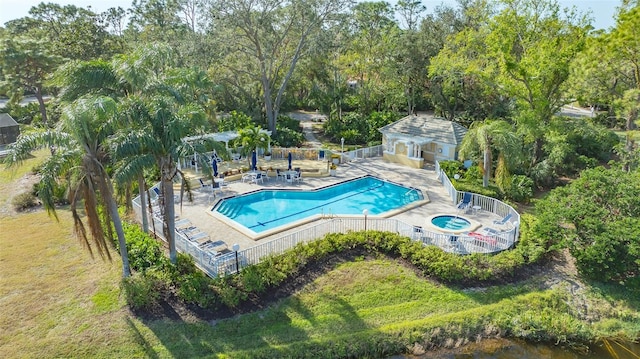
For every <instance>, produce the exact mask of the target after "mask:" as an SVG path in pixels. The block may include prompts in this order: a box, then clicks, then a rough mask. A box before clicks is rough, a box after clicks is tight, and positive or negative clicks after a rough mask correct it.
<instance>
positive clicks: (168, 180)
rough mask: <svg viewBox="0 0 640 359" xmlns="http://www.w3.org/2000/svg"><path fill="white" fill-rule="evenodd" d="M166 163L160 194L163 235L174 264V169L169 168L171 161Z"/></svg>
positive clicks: (175, 258)
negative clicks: (162, 206)
mask: <svg viewBox="0 0 640 359" xmlns="http://www.w3.org/2000/svg"><path fill="white" fill-rule="evenodd" d="M165 161H168V162H167V163H165V166H163V167H164V169H163V171H162V179H161V181H162V191H161V192H162V193H163V195H164V223H165V224H164V235H165V238H166V239H167V242H169V260H170V261H171V263H173V264H176V260H177V254H176V230H175V229H176V216H175V204H174V202H173V174H174V172H175V171H174V170H175V169H174V168H173V166H171V159H166V160H165Z"/></svg>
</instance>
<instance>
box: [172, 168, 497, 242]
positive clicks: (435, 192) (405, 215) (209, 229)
mask: <svg viewBox="0 0 640 359" xmlns="http://www.w3.org/2000/svg"><path fill="white" fill-rule="evenodd" d="M308 162H310V163H309V164H306V163H300V164H296V167H307V168H308V167H309V166H312V165H314V163H313V162H317V165H319V166H325V167H326V162H322V161H308ZM364 175H374V176H377V177H380V178H382V179H386V180H389V181H393V182H397V183H401V184H403V185H406V186H411V187H416V188H418V189H420V190H422V192H423V193H425V194H426V195H427V196H428V199H429V203H426V204H424V205H422V206H420V207H417V208H413V209H409V210H407V211H405V212H402V213H399V214H397V215H394V216H392V217H391V218H396V219H399V220H401V221H404V222H406V223H409V224H412V225H415V226H422V227H424V228H430V224H428V223H427V218H429V217H431V216H434V215H438V214H449V215H450V214H456V212H457V209H456V207H455V206H454V205H453V204H452V202H451V199H450V198H449V195H448V193H447V192H446V191H445V189H444V187H443V186H442V185H441V184H440V182H439V181H438V180H437V178H436V173H435V171H434V170H433V168H423V169H414V168H408V167H405V166H402V165H399V164H395V163H389V162H386V161H384V160H383V159H382V158H372V159H360V160H357V161H354V162H349V163H346V164H341V165H339V166H338V169H337V176H332V177H329V176H327V177H305V176H304V172H303V181H302V182H297V183H293V184H292V183H287V182H284V181H281V180H276V179H275V178H273V177H272V178H270V179H269V180H266V181H264V184H253V183H243V182H241V181H240V180H238V181H233V182H229V183H226V184H225V185H224V186H223V187H222V193H220V192H216V195H217V197H216V198H215V199H214V198H213V197H212V196H211V195H210V193H209V192H207V191H206V190H201V189H200V188H197V189H195V190H194V191H193V202H189V201H184V203H183V204H182V205H180V204H177V205H176V214H178V215H179V218H186V219H189V221H190V222H191V223H192V224H193V225H194V226H196V227H198V229H200V230H201V231H203V232H206V233H208V234H209V236H210V238H211V240H214V241H224V242H225V243H226V244H227V246H228V247H229V248H231V246H232V245H233V244H234V243H237V244H239V245H240V248H241V249H245V248H249V247H252V246H255V245H257V244H259V243H262V242H264V241H268V240H271V239H274V238H278V237H281V236H283V235H285V234H287V233H291V232H295V231H298V230H300V229H301V228H304V227H305V226H311V225H317V224H318V223H321V222H319V221H322V219H321V220H319V221H315V222H312V223H308V224H305V225H301V226H299V227H296V228H293V229H289V230H286V231H283V232H280V233H277V234H274V235H271V236H268V237H265V238H261V239H258V240H253V239H251V238H249V237H248V236H246V235H244V234H242V233H241V232H239V231H238V230H236V229H234V228H233V227H231V226H229V225H228V224H226V223H224V222H223V221H221V220H219V219H217V218H215V217H213V216H212V215H211V214H210V213H209V211H210V210H211V208H212V207H213V205H214V203H215V201H217V200H218V199H219V198H222V197H224V196H233V195H237V194H242V193H246V192H251V191H255V190H258V189H261V188H267V189H269V188H271V189H273V188H295V189H313V188H318V187H324V186H327V185H330V184H334V183H337V182H341V181H344V180H347V179H352V178H356V177H361V176H364ZM462 216H463V217H465V218H468V219H471V220H472V221H475V222H478V223H479V224H480V225H481V226H487V227H493V226H492V225H491V224H492V221H493V220H496V219H499V217H498V216H496V215H494V214H492V213H488V212H485V211H480V213H472V212H469V213H465V214H462Z"/></svg>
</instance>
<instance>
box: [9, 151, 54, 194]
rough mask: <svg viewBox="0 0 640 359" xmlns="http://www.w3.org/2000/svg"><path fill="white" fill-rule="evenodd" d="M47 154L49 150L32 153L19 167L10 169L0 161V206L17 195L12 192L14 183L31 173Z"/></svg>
mask: <svg viewBox="0 0 640 359" xmlns="http://www.w3.org/2000/svg"><path fill="white" fill-rule="evenodd" d="M48 154H49V150H47V149H42V150H40V151H37V152H34V153H33V156H32V157H31V158H29V159H27V160H26V161H24V162H23V163H22V164H21V165H19V166H12V167H10V168H7V167H6V165H5V164H4V163H3V162H2V161H1V160H0V204H2V203H5V202H7V200H8V199H9V198H10V197H13V196H14V195H16V194H17V193H15V191H14V190H13V187H14V185H15V181H16V180H18V179H20V178H22V176H24V175H25V174H27V173H29V172H31V170H32V169H33V167H35V166H36V165H38V164H39V163H41V162H42V160H43V159H44V158H45V156H47V155H48Z"/></svg>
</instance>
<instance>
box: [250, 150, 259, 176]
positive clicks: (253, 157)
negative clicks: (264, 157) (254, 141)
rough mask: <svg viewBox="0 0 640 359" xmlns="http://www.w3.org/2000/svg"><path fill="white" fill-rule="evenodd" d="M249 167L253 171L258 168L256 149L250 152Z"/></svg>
mask: <svg viewBox="0 0 640 359" xmlns="http://www.w3.org/2000/svg"><path fill="white" fill-rule="evenodd" d="M251 169H252V170H253V171H257V170H258V158H257V156H256V151H255V150H254V151H253V152H251Z"/></svg>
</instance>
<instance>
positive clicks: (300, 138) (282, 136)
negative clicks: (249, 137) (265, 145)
mask: <svg viewBox="0 0 640 359" xmlns="http://www.w3.org/2000/svg"><path fill="white" fill-rule="evenodd" d="M277 130H278V131H277V132H276V135H275V136H274V137H273V143H274V144H276V145H278V146H280V147H299V146H300V145H302V142H304V134H302V133H300V132H297V131H295V130H292V129H290V128H287V127H280V126H278V128H277Z"/></svg>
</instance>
